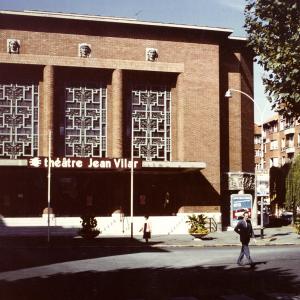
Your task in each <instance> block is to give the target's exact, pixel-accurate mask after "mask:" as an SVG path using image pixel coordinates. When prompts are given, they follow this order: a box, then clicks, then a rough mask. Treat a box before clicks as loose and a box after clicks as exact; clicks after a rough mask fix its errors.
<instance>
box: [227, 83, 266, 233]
mask: <svg viewBox="0 0 300 300" xmlns="http://www.w3.org/2000/svg"><path fill="white" fill-rule="evenodd" d="M232 92H238V93H241V94H243V95H245V96H246V97H247V98H248V99H250V100H251V101H252V102H253V104H254V106H255V107H256V108H257V111H258V112H259V115H260V124H261V144H260V152H261V154H260V170H261V172H263V170H264V143H263V140H264V138H263V134H264V128H263V113H264V111H265V109H264V110H263V111H262V110H261V109H260V107H259V106H258V105H257V103H256V102H255V100H254V99H253V98H252V97H251V96H249V95H248V94H247V93H245V92H243V91H240V90H237V89H232V88H230V89H228V90H227V91H226V93H225V97H226V98H231V97H232ZM261 198H262V199H261V201H260V237H261V238H263V236H264V226H263V225H264V219H263V218H264V214H263V209H264V201H263V197H261ZM253 208H254V215H255V219H256V221H257V177H256V176H255V197H254V204H253Z"/></svg>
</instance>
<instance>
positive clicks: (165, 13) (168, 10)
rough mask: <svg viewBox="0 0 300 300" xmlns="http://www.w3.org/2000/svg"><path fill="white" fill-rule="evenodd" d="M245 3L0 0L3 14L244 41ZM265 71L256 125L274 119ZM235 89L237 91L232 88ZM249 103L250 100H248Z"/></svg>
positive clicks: (258, 72) (257, 76)
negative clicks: (218, 33) (120, 23)
mask: <svg viewBox="0 0 300 300" xmlns="http://www.w3.org/2000/svg"><path fill="white" fill-rule="evenodd" d="M245 3H246V1H245V0H209V1H208V0H151V1H149V0H0V10H17V11H23V10H42V11H51V12H68V13H78V14H91V15H100V16H113V17H126V18H135V19H137V20H141V21H154V22H164V23H175V24H188V25H198V26H210V27H221V28H228V29H232V30H233V34H232V35H233V36H238V37H245V36H246V33H245V31H244V29H243V24H244V14H243V10H244V6H245ZM262 75H263V70H262V69H261V68H259V67H258V66H257V65H256V64H255V65H254V100H255V104H256V106H258V107H259V108H260V111H262V113H260V112H259V110H258V109H255V122H257V123H260V122H261V120H262V119H263V120H265V119H266V118H268V117H270V116H272V115H273V114H274V112H271V110H270V104H269V102H268V101H267V99H266V97H265V94H264V87H263V85H262V80H261V77H262ZM232 88H234V87H232ZM249 101H250V100H249Z"/></svg>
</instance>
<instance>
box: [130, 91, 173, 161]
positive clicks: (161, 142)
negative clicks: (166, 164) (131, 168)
mask: <svg viewBox="0 0 300 300" xmlns="http://www.w3.org/2000/svg"><path fill="white" fill-rule="evenodd" d="M132 118H133V132H132V134H133V156H134V157H138V158H142V159H144V160H146V161H152V160H161V161H170V160H171V92H170V91H168V90H167V89H159V90H154V89H149V90H133V91H132Z"/></svg>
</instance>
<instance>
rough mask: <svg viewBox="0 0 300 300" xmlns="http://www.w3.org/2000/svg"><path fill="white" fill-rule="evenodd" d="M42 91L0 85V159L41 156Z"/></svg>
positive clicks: (19, 85)
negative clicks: (40, 120) (40, 100)
mask: <svg viewBox="0 0 300 300" xmlns="http://www.w3.org/2000/svg"><path fill="white" fill-rule="evenodd" d="M38 107H39V88H38V85H36V84H26V85H22V84H0V157H3V158H11V159H17V158H22V157H32V156H37V155H38V123H39V117H38V116H39V111H38V109H39V108H38Z"/></svg>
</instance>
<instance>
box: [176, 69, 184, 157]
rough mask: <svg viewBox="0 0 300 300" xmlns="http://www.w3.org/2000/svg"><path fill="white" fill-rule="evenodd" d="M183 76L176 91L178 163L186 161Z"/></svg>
mask: <svg viewBox="0 0 300 300" xmlns="http://www.w3.org/2000/svg"><path fill="white" fill-rule="evenodd" d="M183 77H184V76H183V74H182V73H181V74H179V75H178V77H177V83H176V90H177V120H176V123H177V124H176V125H177V136H176V145H177V159H176V160H178V161H183V160H184V100H185V93H184V78H183Z"/></svg>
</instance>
